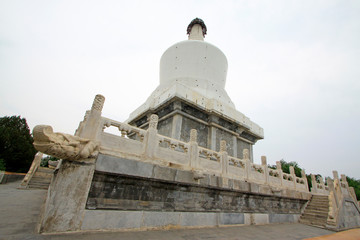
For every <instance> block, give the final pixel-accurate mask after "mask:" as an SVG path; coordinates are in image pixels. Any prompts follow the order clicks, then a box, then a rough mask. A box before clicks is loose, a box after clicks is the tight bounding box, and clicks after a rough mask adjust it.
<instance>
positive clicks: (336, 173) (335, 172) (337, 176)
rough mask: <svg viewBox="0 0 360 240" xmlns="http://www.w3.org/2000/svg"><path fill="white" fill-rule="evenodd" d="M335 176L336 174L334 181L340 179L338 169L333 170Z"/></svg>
mask: <svg viewBox="0 0 360 240" xmlns="http://www.w3.org/2000/svg"><path fill="white" fill-rule="evenodd" d="M333 176H334V181H335V180H336V179H337V180H339V174H338V172H337V171H335V170H334V171H333Z"/></svg>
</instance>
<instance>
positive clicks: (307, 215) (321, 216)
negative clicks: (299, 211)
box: [301, 213, 328, 219]
mask: <svg viewBox="0 0 360 240" xmlns="http://www.w3.org/2000/svg"><path fill="white" fill-rule="evenodd" d="M301 216H302V217H303V218H305V219H306V218H316V219H327V218H328V215H327V214H318V213H303V215H301Z"/></svg>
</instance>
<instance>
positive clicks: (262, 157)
mask: <svg viewBox="0 0 360 240" xmlns="http://www.w3.org/2000/svg"><path fill="white" fill-rule="evenodd" d="M261 165H262V166H263V167H264V174H265V183H266V184H269V168H268V167H267V160H266V156H261Z"/></svg>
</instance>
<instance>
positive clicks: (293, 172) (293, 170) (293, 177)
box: [289, 166, 296, 189]
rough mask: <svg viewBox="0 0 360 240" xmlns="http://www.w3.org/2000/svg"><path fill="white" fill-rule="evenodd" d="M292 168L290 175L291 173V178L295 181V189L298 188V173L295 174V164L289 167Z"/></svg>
mask: <svg viewBox="0 0 360 240" xmlns="http://www.w3.org/2000/svg"><path fill="white" fill-rule="evenodd" d="M289 169H290V175H291V178H292V180H293V183H294V189H296V175H295V169H294V167H293V166H290V167H289Z"/></svg>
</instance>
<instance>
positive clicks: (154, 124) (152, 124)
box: [149, 114, 159, 129]
mask: <svg viewBox="0 0 360 240" xmlns="http://www.w3.org/2000/svg"><path fill="white" fill-rule="evenodd" d="M158 121H159V117H158V115H156V114H151V116H150V121H149V128H154V129H157V125H158Z"/></svg>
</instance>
